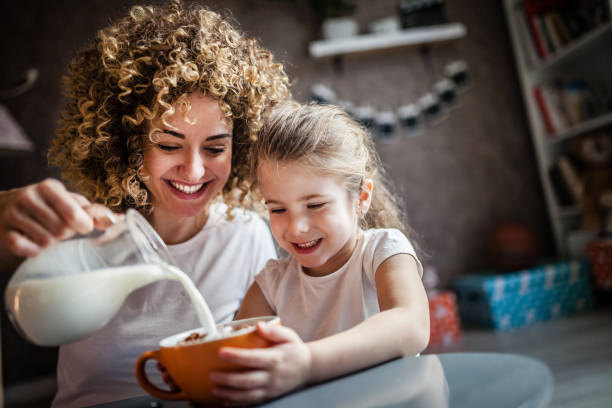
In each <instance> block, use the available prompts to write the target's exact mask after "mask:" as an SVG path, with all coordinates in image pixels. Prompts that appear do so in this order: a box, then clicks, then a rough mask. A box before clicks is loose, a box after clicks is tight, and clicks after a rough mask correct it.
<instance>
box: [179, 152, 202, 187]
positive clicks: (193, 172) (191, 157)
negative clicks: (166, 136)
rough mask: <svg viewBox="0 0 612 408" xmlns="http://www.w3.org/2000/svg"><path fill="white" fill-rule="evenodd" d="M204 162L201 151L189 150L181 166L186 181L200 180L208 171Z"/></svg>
mask: <svg viewBox="0 0 612 408" xmlns="http://www.w3.org/2000/svg"><path fill="white" fill-rule="evenodd" d="M204 164H205V162H204V158H203V157H202V154H201V152H200V151H194V152H188V154H187V155H186V157H185V158H184V162H183V164H182V166H181V168H182V171H183V176H184V177H185V178H186V181H193V182H197V181H200V180H201V179H202V177H204V173H205V172H206V168H205V166H204Z"/></svg>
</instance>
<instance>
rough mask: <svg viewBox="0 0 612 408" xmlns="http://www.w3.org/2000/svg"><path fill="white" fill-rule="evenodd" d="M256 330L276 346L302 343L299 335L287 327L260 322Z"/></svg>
mask: <svg viewBox="0 0 612 408" xmlns="http://www.w3.org/2000/svg"><path fill="white" fill-rule="evenodd" d="M256 328H257V333H258V334H259V335H260V336H261V337H263V338H264V339H266V340H268V341H271V342H272V343H275V344H276V343H288V342H294V341H300V337H299V336H298V335H297V333H296V332H294V331H293V330H291V329H290V328H288V327H286V326H281V325H277V324H267V323H264V322H258V323H257V326H256Z"/></svg>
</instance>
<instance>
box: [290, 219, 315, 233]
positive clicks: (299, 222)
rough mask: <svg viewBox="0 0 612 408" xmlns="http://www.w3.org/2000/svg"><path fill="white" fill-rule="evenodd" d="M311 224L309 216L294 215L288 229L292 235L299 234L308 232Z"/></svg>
mask: <svg viewBox="0 0 612 408" xmlns="http://www.w3.org/2000/svg"><path fill="white" fill-rule="evenodd" d="M309 229H310V225H309V223H308V218H307V217H305V216H302V215H294V216H292V217H291V218H290V219H289V225H288V230H289V233H290V234H291V235H292V236H295V237H297V236H299V235H300V234H303V233H305V232H308V230H309Z"/></svg>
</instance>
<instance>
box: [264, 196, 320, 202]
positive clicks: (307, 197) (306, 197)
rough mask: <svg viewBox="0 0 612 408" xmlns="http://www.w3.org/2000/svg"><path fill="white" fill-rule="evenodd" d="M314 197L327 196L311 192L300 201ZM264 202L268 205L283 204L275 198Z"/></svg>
mask: <svg viewBox="0 0 612 408" xmlns="http://www.w3.org/2000/svg"><path fill="white" fill-rule="evenodd" d="M313 198H325V196H323V195H321V194H309V195H307V196H304V197H301V198H300V199H299V201H308V200H312V199H313ZM264 204H265V205H268V204H282V203H281V202H279V201H275V200H266V201H265V202H264Z"/></svg>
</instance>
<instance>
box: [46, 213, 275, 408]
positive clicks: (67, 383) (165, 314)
mask: <svg viewBox="0 0 612 408" xmlns="http://www.w3.org/2000/svg"><path fill="white" fill-rule="evenodd" d="M225 208H226V207H225V205H223V204H213V205H211V208H210V214H209V217H208V220H207V222H206V225H205V226H204V228H202V230H201V231H200V232H199V233H198V234H196V235H195V236H194V237H193V238H191V239H190V240H188V241H187V242H184V243H181V244H178V245H170V246H169V247H168V249H169V251H170V253H171V254H172V256H173V257H174V259H175V260H176V263H177V265H178V266H179V268H181V269H182V270H183V271H184V272H185V273H187V274H188V275H189V277H190V278H191V279H192V281H193V283H194V284H195V285H196V287H198V289H199V290H200V291H201V293H202V294H203V295H204V298H205V299H206V302H207V303H208V305H209V307H210V309H211V310H212V313H213V316H214V318H215V321H216V322H217V323H221V322H227V321H230V320H232V319H233V317H234V314H235V313H236V311H237V310H238V309H239V307H240V303H241V302H242V298H243V297H244V294H245V293H246V291H247V289H248V288H249V286H250V284H251V283H252V281H253V278H254V276H255V275H256V274H257V273H258V272H259V271H260V270H261V269H262V268H263V266H264V265H265V263H266V261H267V260H269V259H271V258H276V251H275V248H274V243H273V241H272V236H271V235H270V230H269V228H268V226H267V225H266V224H265V222H264V221H263V220H262V219H261V218H260V217H259V216H257V215H256V214H255V213H252V212H247V211H243V210H236V211H235V218H234V219H233V220H231V221H229V220H227V219H225ZM196 327H199V323H198V320H197V317H196V313H195V309H194V308H193V306H192V303H191V301H190V299H189V297H188V295H187V293H186V292H185V291H184V290H183V287H182V286H181V284H180V283H178V282H177V281H158V282H154V283H152V284H150V285H148V286H145V287H142V288H140V289H137V290H136V291H134V292H133V293H132V294H130V295H129V296H128V298H127V299H126V301H125V302H124V304H123V305H122V307H121V309H120V310H119V312H118V313H117V315H116V316H115V317H114V318H113V319H112V320H111V321H110V322H109V323H108V324H107V325H106V326H104V327H103V328H102V329H101V330H100V331H98V332H96V333H95V334H94V335H92V336H90V337H88V338H86V339H84V340H82V341H79V342H75V343H71V344H67V345H64V346H61V347H60V352H59V361H58V367H57V381H58V393H57V395H56V397H55V400H54V401H53V406H54V407H84V406H89V405H95V404H100V403H104V402H109V401H116V400H120V399H125V398H130V397H134V396H137V395H143V394H145V392H144V390H143V389H142V388H141V387H140V385H139V384H138V382H137V380H136V377H135V375H134V366H135V363H136V360H137V359H138V357H139V356H140V355H141V354H142V353H143V352H145V351H147V350H151V349H156V348H157V347H158V343H159V341H160V340H162V339H163V338H164V337H167V336H170V335H172V334H176V333H180V332H182V331H185V330H190V329H193V328H196ZM151 366H153V364H151ZM148 372H149V373H150V377H151V378H152V379H153V381H154V382H156V383H157V384H163V383H162V382H161V381H160V380H159V378H160V376H159V373H158V372H157V370H156V369H154V368H152V369H151V370H149V371H148Z"/></svg>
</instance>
